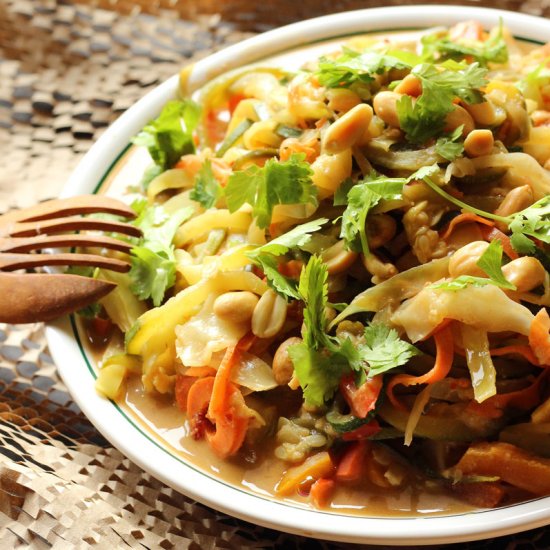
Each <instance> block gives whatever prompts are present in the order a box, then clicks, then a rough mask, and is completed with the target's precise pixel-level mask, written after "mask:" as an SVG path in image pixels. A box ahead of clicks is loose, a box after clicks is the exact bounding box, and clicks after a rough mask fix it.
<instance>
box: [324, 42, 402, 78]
mask: <svg viewBox="0 0 550 550" xmlns="http://www.w3.org/2000/svg"><path fill="white" fill-rule="evenodd" d="M398 56H399V53H398V52H395V53H393V54H392V53H381V52H376V51H367V52H365V53H359V52H355V51H353V50H350V49H346V50H345V51H344V53H343V54H342V55H341V56H340V57H337V58H336V59H329V58H326V57H322V58H321V59H320V60H319V69H318V71H317V78H318V79H319V83H320V84H321V85H322V86H326V87H327V88H349V87H350V86H352V85H353V84H355V83H356V82H362V83H368V82H372V81H373V80H374V77H373V76H372V75H375V74H381V73H383V72H385V71H387V70H389V69H410V68H411V66H412V65H410V64H409V63H408V62H407V61H406V60H405V56H399V57H398Z"/></svg>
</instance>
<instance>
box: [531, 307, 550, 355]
mask: <svg viewBox="0 0 550 550" xmlns="http://www.w3.org/2000/svg"><path fill="white" fill-rule="evenodd" d="M549 331H550V317H549V316H548V312H547V311H546V308H541V309H540V311H539V312H538V313H537V314H536V315H535V318H534V319H533V321H532V322H531V328H530V330H529V345H530V346H531V349H532V350H533V353H534V354H535V357H536V358H537V359H538V361H539V362H540V364H541V365H550V334H549Z"/></svg>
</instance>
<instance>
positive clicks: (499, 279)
mask: <svg viewBox="0 0 550 550" xmlns="http://www.w3.org/2000/svg"><path fill="white" fill-rule="evenodd" d="M477 265H478V267H481V269H483V271H485V273H487V275H488V276H489V277H490V279H491V280H492V281H493V282H494V284H496V285H497V286H499V287H500V288H508V289H510V290H516V286H515V285H513V284H512V283H511V282H510V281H508V280H507V279H506V277H505V276H504V273H503V272H502V243H501V242H500V241H499V240H498V239H494V240H492V241H491V242H490V243H489V246H488V247H487V248H486V250H485V252H483V254H482V255H481V257H480V258H479V260H478V261H477Z"/></svg>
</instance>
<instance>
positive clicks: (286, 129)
mask: <svg viewBox="0 0 550 550" xmlns="http://www.w3.org/2000/svg"><path fill="white" fill-rule="evenodd" d="M275 133H276V134H277V135H278V136H281V137H282V138H290V137H300V136H301V135H302V133H303V132H302V130H300V129H299V128H293V127H292V126H286V124H279V125H277V127H276V128H275Z"/></svg>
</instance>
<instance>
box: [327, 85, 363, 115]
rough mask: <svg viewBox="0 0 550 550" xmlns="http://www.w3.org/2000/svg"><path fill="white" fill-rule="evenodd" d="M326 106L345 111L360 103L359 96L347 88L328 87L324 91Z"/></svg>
mask: <svg viewBox="0 0 550 550" xmlns="http://www.w3.org/2000/svg"><path fill="white" fill-rule="evenodd" d="M326 96H327V99H328V103H327V105H328V108H329V109H332V110H333V111H336V112H337V113H345V112H347V111H349V110H350V109H353V108H354V107H355V106H356V105H359V103H361V98H360V97H359V96H358V95H357V94H356V93H355V92H353V91H352V90H349V89H348V88H330V89H328V90H327V92H326Z"/></svg>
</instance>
